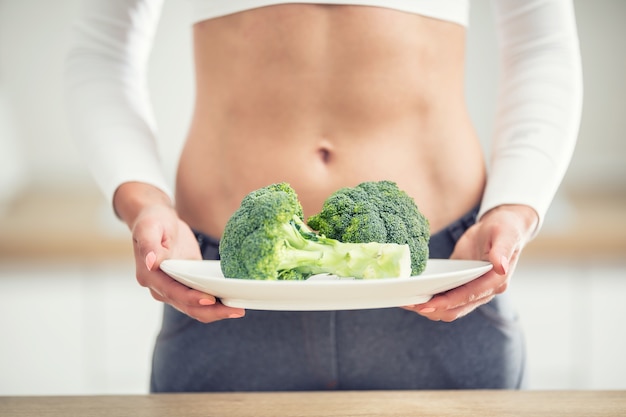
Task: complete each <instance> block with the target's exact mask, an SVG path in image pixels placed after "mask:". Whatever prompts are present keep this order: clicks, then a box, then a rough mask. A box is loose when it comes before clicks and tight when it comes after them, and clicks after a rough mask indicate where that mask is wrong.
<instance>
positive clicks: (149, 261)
mask: <svg viewBox="0 0 626 417" xmlns="http://www.w3.org/2000/svg"><path fill="white" fill-rule="evenodd" d="M155 262H156V254H155V253H154V252H150V253H148V254H147V255H146V266H147V267H148V271H152V267H153V266H154V263H155Z"/></svg>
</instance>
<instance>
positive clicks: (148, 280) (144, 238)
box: [115, 183, 245, 323]
mask: <svg viewBox="0 0 626 417" xmlns="http://www.w3.org/2000/svg"><path fill="white" fill-rule="evenodd" d="M133 186H134V187H150V186H148V185H145V184H139V183H129V184H128V185H127V184H124V185H122V186H121V187H120V189H118V192H117V193H116V197H115V207H116V210H117V212H118V214H119V215H120V217H121V218H122V219H123V220H125V221H126V222H127V224H128V226H129V228H130V230H131V232H132V238H133V248H134V255H135V266H136V277H137V281H138V282H139V284H140V285H142V286H144V287H146V288H148V289H149V290H150V292H151V294H152V296H153V297H154V298H155V299H156V300H158V301H162V302H165V303H167V304H170V305H171V306H172V307H174V308H176V309H177V310H179V311H181V312H182V313H184V314H187V315H188V316H190V317H192V318H194V319H196V320H198V321H201V322H203V323H210V322H213V321H217V320H221V319H225V318H239V317H243V316H244V314H245V310H243V309H240V308H232V307H227V306H225V305H223V304H222V303H220V302H219V300H217V299H216V298H215V297H214V296H212V295H210V294H206V293H203V292H201V291H197V290H194V289H191V288H189V287H187V286H185V285H183V284H181V283H179V282H178V281H176V280H174V279H172V278H171V277H170V276H168V275H167V274H165V273H164V272H163V271H161V269H160V268H159V265H160V264H161V262H162V261H163V260H165V259H201V255H200V249H199V247H198V242H197V240H196V238H195V235H194V234H193V232H192V231H191V228H190V227H189V226H188V225H187V224H186V223H185V222H183V221H182V220H181V219H180V218H179V217H178V214H177V213H176V210H175V209H174V208H173V207H172V206H171V204H170V203H169V199H167V197H165V196H164V194H162V193H161V192H160V191H158V190H156V189H154V188H152V187H150V188H152V190H146V189H145V188H144V189H142V190H141V191H149V192H148V193H145V194H143V195H144V196H148V195H152V193H154V192H157V193H159V194H160V195H159V194H157V196H158V197H159V198H156V199H153V198H147V199H145V198H144V199H141V198H139V199H138V198H137V196H141V195H142V194H141V193H139V194H137V193H136V191H135V192H131V191H132V187H133ZM122 187H128V188H126V189H123V188H122ZM127 193H128V194H132V195H133V199H132V201H131V200H125V199H124V195H125V194H127ZM128 194H127V195H128ZM138 200H142V201H141V203H140V204H137V203H138V202H139V201H138Z"/></svg>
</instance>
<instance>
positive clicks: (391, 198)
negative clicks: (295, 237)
mask: <svg viewBox="0 0 626 417" xmlns="http://www.w3.org/2000/svg"><path fill="white" fill-rule="evenodd" d="M307 224H308V225H309V226H310V227H311V228H312V229H314V230H316V231H318V232H319V233H320V234H323V235H325V236H328V237H329V238H333V239H337V240H340V241H341V242H353V243H359V242H381V243H398V244H408V245H409V247H410V248H411V274H412V275H419V274H421V273H422V272H423V271H424V269H425V268H426V262H427V261H428V242H429V240H430V226H429V223H428V219H426V217H425V216H424V215H423V214H422V213H421V212H420V211H419V210H418V207H417V205H416V203H415V200H413V198H412V197H410V196H409V195H408V194H407V193H406V192H404V191H402V190H400V188H398V185H397V184H396V183H395V182H392V181H378V182H376V181H370V182H364V183H362V184H359V185H357V186H356V187H345V188H342V189H340V190H338V191H336V192H335V193H333V194H332V195H331V196H330V197H328V198H327V199H326V201H325V202H324V205H323V207H322V211H321V212H320V213H318V214H316V215H314V216H311V217H310V218H309V219H308V220H307Z"/></svg>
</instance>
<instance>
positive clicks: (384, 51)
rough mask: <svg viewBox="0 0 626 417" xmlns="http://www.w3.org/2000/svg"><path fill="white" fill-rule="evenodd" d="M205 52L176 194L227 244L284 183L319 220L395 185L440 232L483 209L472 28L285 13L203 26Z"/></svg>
mask: <svg viewBox="0 0 626 417" xmlns="http://www.w3.org/2000/svg"><path fill="white" fill-rule="evenodd" d="M194 42H195V47H194V48H195V60H196V82H197V91H196V103H195V110H194V114H193V119H192V123H191V128H190V131H189V135H188V138H187V142H186V144H185V147H184V149H183V152H182V155H181V160H180V166H179V171H178V179H177V196H176V199H177V208H178V210H179V212H180V215H181V217H182V218H183V219H184V220H186V221H187V222H188V223H189V225H190V226H191V227H193V228H195V229H197V230H199V231H202V232H204V233H207V234H210V235H213V236H216V237H219V236H220V235H221V233H222V230H223V227H224V225H225V223H226V221H227V220H228V218H229V217H230V215H231V214H232V212H233V211H234V210H235V209H236V208H237V207H238V206H239V203H240V202H241V199H242V198H243V197H244V196H245V195H246V194H247V193H248V192H250V191H252V190H254V189H256V188H260V187H262V186H265V185H268V184H270V183H274V182H282V181H286V182H289V183H290V184H291V185H292V186H293V187H294V188H295V190H296V191H297V192H298V195H299V197H300V200H301V201H302V204H303V207H304V211H305V216H309V215H311V214H313V213H315V212H316V211H318V210H319V209H320V208H321V205H322V203H323V201H324V199H325V198H326V197H328V195H330V194H331V193H332V192H334V191H335V190H337V189H339V188H341V187H343V186H352V185H356V184H358V183H360V182H362V181H368V180H381V179H388V180H393V181H396V182H397V183H398V185H399V186H400V187H401V188H402V189H404V190H405V191H407V192H408V193H409V194H410V195H411V196H413V197H414V199H415V201H416V202H417V204H418V206H419V208H420V210H421V211H422V212H423V213H424V214H425V215H426V216H427V217H428V218H429V220H430V222H431V228H432V229H433V231H436V230H438V229H440V228H441V227H443V226H445V225H446V224H448V223H449V222H451V221H453V220H454V219H456V218H458V217H459V216H461V215H462V214H463V213H465V212H466V211H468V210H469V209H470V208H471V207H472V206H474V205H476V204H477V203H478V202H479V200H480V196H481V194H482V190H483V187H484V182H485V170H484V162H483V159H482V150H481V146H480V143H479V141H478V139H477V137H476V134H475V132H474V130H473V127H472V124H471V121H470V118H469V115H468V113H467V109H466V104H465V97H464V86H463V81H464V48H465V28H464V27H462V26H460V25H458V24H455V23H450V22H445V21H443V20H436V19H432V18H428V17H424V16H420V15H416V14H409V13H405V12H400V11H395V10H391V9H384V8H376V7H365V6H338V5H315V4H282V5H276V6H269V7H261V8H257V9H251V10H248V11H245V12H240V13H236V14H231V15H227V16H224V17H220V18H216V19H211V20H206V21H204V22H200V23H197V24H196V25H195V26H194Z"/></svg>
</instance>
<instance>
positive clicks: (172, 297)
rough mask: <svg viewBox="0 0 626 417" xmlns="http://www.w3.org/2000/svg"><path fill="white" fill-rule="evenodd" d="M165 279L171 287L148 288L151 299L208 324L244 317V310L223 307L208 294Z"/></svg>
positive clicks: (167, 285)
mask: <svg viewBox="0 0 626 417" xmlns="http://www.w3.org/2000/svg"><path fill="white" fill-rule="evenodd" d="M166 278H167V279H169V280H171V281H172V283H171V285H170V284H169V283H168V284H166V285H165V286H163V287H161V288H160V290H157V289H155V288H150V293H151V294H152V297H153V298H154V299H156V300H158V301H161V302H164V303H167V304H169V305H171V306H172V307H174V308H175V309H176V310H178V311H180V312H181V313H183V314H186V315H188V316H190V317H192V318H194V319H196V320H198V321H200V322H203V323H210V322H213V321H217V320H222V319H226V318H240V317H243V316H244V315H245V310H244V309H241V308H233V307H228V306H225V305H223V304H222V303H221V302H219V300H217V299H216V298H215V297H214V296H212V295H210V294H206V293H203V292H201V291H197V290H194V289H191V288H188V287H186V286H184V285H182V284H180V283H178V282H176V281H174V280H172V279H171V278H169V277H166Z"/></svg>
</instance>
